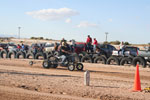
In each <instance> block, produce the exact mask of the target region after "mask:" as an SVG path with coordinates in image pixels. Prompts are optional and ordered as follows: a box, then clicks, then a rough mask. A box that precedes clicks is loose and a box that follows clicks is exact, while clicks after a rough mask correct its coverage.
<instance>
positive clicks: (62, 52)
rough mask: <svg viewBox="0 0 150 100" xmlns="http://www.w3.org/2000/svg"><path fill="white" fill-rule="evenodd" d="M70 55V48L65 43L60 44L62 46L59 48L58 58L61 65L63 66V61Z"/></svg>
mask: <svg viewBox="0 0 150 100" xmlns="http://www.w3.org/2000/svg"><path fill="white" fill-rule="evenodd" d="M70 53H71V51H70V47H69V45H68V44H67V43H65V42H62V45H61V47H60V55H61V56H60V57H61V58H62V61H61V63H62V64H63V63H64V61H65V60H66V58H67V56H69V54H70Z"/></svg>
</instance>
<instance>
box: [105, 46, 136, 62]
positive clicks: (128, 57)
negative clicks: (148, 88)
mask: <svg viewBox="0 0 150 100" xmlns="http://www.w3.org/2000/svg"><path fill="white" fill-rule="evenodd" d="M138 50H139V48H137V47H133V46H124V47H123V48H122V49H120V50H114V51H113V52H112V56H111V57H109V58H108V59H107V64H111V62H112V61H113V63H114V62H115V64H117V65H124V64H131V63H132V60H133V58H134V57H136V56H137V54H138Z"/></svg>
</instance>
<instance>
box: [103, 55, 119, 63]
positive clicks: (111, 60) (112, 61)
mask: <svg viewBox="0 0 150 100" xmlns="http://www.w3.org/2000/svg"><path fill="white" fill-rule="evenodd" d="M106 63H107V64H112V65H119V59H118V58H117V57H114V56H111V57H109V58H108V59H107V62H106Z"/></svg>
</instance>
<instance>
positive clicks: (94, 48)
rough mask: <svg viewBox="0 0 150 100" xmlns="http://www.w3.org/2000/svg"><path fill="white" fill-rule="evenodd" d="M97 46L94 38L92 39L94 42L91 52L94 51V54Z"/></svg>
mask: <svg viewBox="0 0 150 100" xmlns="http://www.w3.org/2000/svg"><path fill="white" fill-rule="evenodd" d="M97 45H98V42H97V40H96V38H94V42H93V50H94V52H96V47H97Z"/></svg>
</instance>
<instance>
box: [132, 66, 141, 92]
mask: <svg viewBox="0 0 150 100" xmlns="http://www.w3.org/2000/svg"><path fill="white" fill-rule="evenodd" d="M133 91H134V92H136V91H141V82H140V75H139V64H137V65H136V72H135V80H134V88H133Z"/></svg>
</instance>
